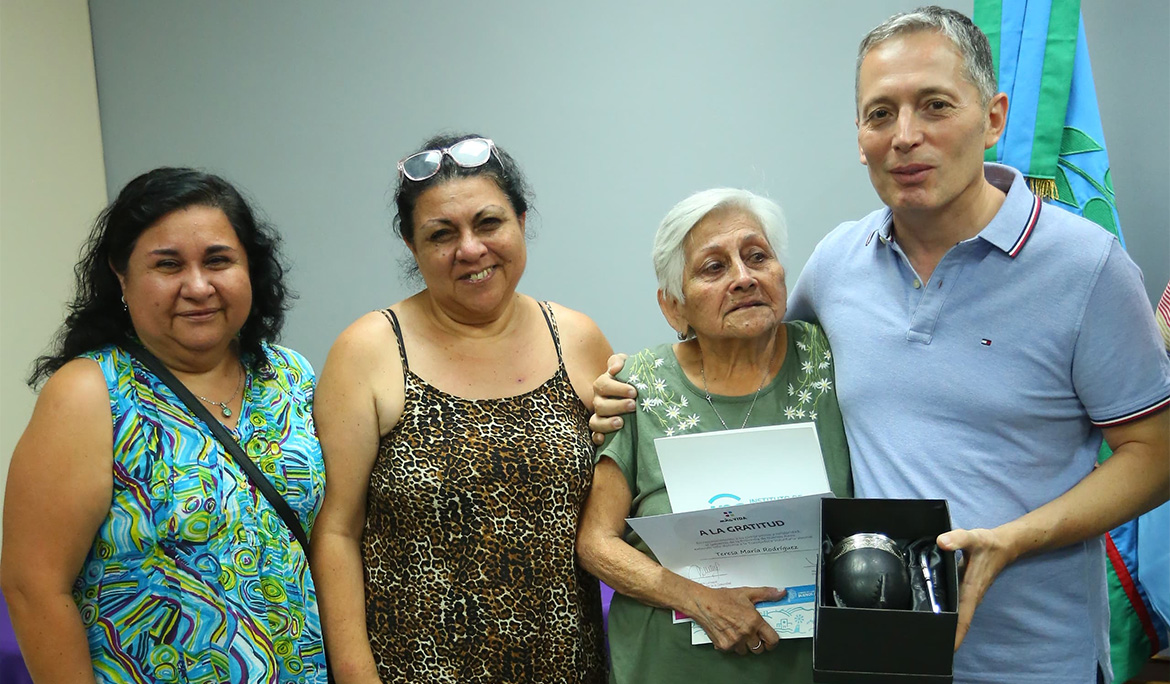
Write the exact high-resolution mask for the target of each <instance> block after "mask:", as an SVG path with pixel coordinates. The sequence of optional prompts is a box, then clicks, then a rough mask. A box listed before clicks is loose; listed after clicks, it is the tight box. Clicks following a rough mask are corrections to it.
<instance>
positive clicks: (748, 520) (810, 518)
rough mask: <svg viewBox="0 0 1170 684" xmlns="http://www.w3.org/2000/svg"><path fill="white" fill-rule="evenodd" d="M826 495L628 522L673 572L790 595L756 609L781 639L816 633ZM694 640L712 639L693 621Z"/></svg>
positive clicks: (715, 584)
mask: <svg viewBox="0 0 1170 684" xmlns="http://www.w3.org/2000/svg"><path fill="white" fill-rule="evenodd" d="M823 496H832V494H828V493H824V494H818V495H814V496H802V497H792V498H786V499H776V500H772V501H763V502H760V503H754V504H746V505H741V506H730V507H722V508H715V509H711V508H708V509H705V510H700V511H691V512H686V513H671V514H667V515H654V516H647V517H643V518H627V519H626V522H628V523H629V524H630V527H632V528H633V529H634V531H635V532H637V533H638V535H639V536H640V537H642V539H643V541H645V542H646V544H647V545H649V546H650V549H651V550H652V551H654V555H655V556H657V557H658V562H659V563H661V564H662V566H663V567H665V568H666V569H668V570H671V571H672V572H676V573H678V574H679V575H682V576H683V577H686V578H688V579H691V580H694V581H695V582H698V583H700V584H703V585H705V586H708V587H712V588H716V589H719V588H724V587H750V586H767V587H777V588H780V589H787V590H788V595H787V596H786V597H785V598H784V599H783V600H782V601H777V602H773V603H761V604H757V606H756V608H757V609H758V610H759V611H760V614H761V615H763V616H764V619H765V620H767V622H768V624H770V625H771V626H772V628H773V629H775V630H776V633H777V634H779V635H780V638H782V639H792V638H801V637H811V636H812V633H813V616H814V614H815V610H814V595H815V593H816V592H815V590H814V584H815V582H816V568H817V554H818V552H819V550H820V543H821V542H820V511H821V506H820V500H821V498H822V497H823ZM691 643H692V644H700V643H710V639H708V638H707V635H706V634H704V633H703V630H702V629H701V628H700V627H699V626H698V624H697V623H692V627H691Z"/></svg>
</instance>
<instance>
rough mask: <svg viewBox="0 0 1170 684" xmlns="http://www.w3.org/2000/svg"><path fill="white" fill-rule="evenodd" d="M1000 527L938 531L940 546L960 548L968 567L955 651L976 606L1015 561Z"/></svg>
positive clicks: (962, 587) (961, 640)
mask: <svg viewBox="0 0 1170 684" xmlns="http://www.w3.org/2000/svg"><path fill="white" fill-rule="evenodd" d="M1006 537H1007V535H1006V534H1005V533H1004V531H1003V530H1002V528H999V527H997V528H995V529H993V530H951V531H950V532H946V533H944V534H940V535H939V536H938V539H937V540H936V541H937V542H938V545H939V548H941V549H944V550H946V551H955V550H958V549H962V550H963V556H964V557H965V558H966V562H967V570H966V572H964V573H963V579H962V581H961V582H960V583H959V624H958V628H957V629H956V630H955V650H956V651H957V650H959V645H960V644H962V643H963V638H964V637H966V636H967V630H968V629H970V627H971V618H972V617H973V616H974V615H975V607H976V606H978V605H979V603H980V602H981V601H983V595H984V594H986V593H987V590H988V589H989V588H990V587H991V583H992V582H994V581H995V578H996V577H998V576H999V573H1001V572H1003V569H1004V568H1006V567H1007V566H1008V565H1011V564H1012V563H1014V562H1015V560H1016V558H1018V557H1019V553H1018V552H1016V551H1015V550H1014V549H1013V546H1012V544H1010V543H1009V542H1008V541H1007V539H1006Z"/></svg>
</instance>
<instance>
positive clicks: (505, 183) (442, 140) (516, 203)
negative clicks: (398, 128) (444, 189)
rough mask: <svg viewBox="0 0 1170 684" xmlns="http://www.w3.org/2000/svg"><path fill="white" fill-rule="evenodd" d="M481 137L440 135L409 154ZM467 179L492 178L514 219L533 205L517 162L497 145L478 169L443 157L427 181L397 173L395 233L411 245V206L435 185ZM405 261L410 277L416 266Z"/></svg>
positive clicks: (480, 136)
mask: <svg viewBox="0 0 1170 684" xmlns="http://www.w3.org/2000/svg"><path fill="white" fill-rule="evenodd" d="M483 137H485V136H482V135H480V134H478V133H440V134H439V135H436V136H434V137H432V138H431V139H429V140H427V141H426V142H424V143H423V144H422V146H421V147H419V148H418V149H417V150H415V151H414V152H412V153H411V154H418V153H419V152H425V151H426V150H438V149H443V148H447V147H451V146H452V145H454V144H455V143H457V142H459V141H460V140H467V139H469V138H483ZM407 156H410V155H407ZM404 158H405V157H404ZM470 176H487V177H488V178H491V179H492V180H493V181H495V184H496V185H497V186H498V187H499V188H500V192H503V193H504V196H505V197H507V198H508V201H509V202H510V203H511V204H512V211H514V212H515V213H516V216H517V217H519V216H520V215H521V214H526V213H528V209H529V208H530V205H531V204H532V190H531V189H530V188H529V186H528V181H526V180H525V179H524V173H523V172H522V171H520V165H519V164H517V163H516V160H515V159H513V158H512V156H511V155H509V154H508V153H507V152H505V151H504V150H503V149H501V148H500V146H499V145H496V146H495V150H494V151H493V152H492V156H491V158H490V159H488V161H487V163H485V164H483V165H481V166H476V167H474V168H470V169H466V168H463V167H462V166H460V165H458V164H456V163H455V162H453V161H451V158H450V157H447V156H444V157H443V159H442V161H441V162H440V164H439V172H438V173H436V174H435V175H433V176H431V177H430V178H427V179H426V180H421V181H412V180H410V179H409V178H407V177H406V176H404V175H402V174H401V173H400V174H398V186H397V188H395V190H394V205H395V208H396V209H397V211H398V213H397V215H396V216H395V217H394V232H395V233H396V234H397V235H398V237H400V238H402V239H403V240H405V241H406V242H408V243H410V244H414V205H415V203H417V202H418V198H419V196H420V195H422V194H423V193H424V192H426V191H427V190H429V189H430V188H433V187H435V186H436V185H442V184H443V183H446V182H447V181H449V180H452V179H454V178H467V177H470ZM406 261H407V262H409V263H405V264H404V265H405V267H406V268H407V270H408V271H409V273H410V275H417V273H418V264H415V263H414V260H413V259H410V258H409V255H408V257H407V260H406Z"/></svg>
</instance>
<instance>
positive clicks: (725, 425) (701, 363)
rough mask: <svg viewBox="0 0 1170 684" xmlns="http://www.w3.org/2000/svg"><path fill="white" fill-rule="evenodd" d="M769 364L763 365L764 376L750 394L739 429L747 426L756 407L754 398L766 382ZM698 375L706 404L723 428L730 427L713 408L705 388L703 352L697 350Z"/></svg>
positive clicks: (758, 394) (705, 373)
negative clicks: (701, 381) (701, 380)
mask: <svg viewBox="0 0 1170 684" xmlns="http://www.w3.org/2000/svg"><path fill="white" fill-rule="evenodd" d="M771 365H772V364H771V363H769V364H768V366H765V367H764V377H762V378H760V386H759V387H757V388H756V393H755V394H753V395H752V403H751V405H750V406H748V410H747V415H745V416H744V417H743V424H742V425H740V426H739V429H740V430H742V429H744V428H745V427H747V423H748V418H751V417H752V409H754V408H755V407H756V399H759V398H760V390H762V389H764V385H765V384H766V383H767V382H768V371H769V370H771ZM699 377H701V378H703V396H704V397H706V399H707V405H708V406H710V407H711V410H712V411H714V412H715V417H716V418H718V419H719V422H720V423H722V424H723V429H724V430H729V429H731V428H729V427H727V422H726V421H724V420H723V416H721V415H719V409H717V408H715V403H714V402H713V401H711V392H710V391H708V389H707V371H706V369H705V368H704V367H703V354H702V352H701V351H700V352H699Z"/></svg>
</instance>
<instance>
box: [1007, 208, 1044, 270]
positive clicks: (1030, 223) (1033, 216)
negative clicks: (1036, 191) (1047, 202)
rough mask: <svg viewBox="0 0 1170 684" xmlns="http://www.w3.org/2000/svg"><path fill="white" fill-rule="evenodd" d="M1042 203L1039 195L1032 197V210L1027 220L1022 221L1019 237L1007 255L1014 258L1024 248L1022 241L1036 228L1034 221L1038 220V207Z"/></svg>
mask: <svg viewBox="0 0 1170 684" xmlns="http://www.w3.org/2000/svg"><path fill="white" fill-rule="evenodd" d="M1043 204H1044V203H1043V202H1041V201H1040V198H1039V197H1036V196H1033V197H1032V211H1031V212H1029V214H1028V220H1027V221H1025V222H1024V229H1023V230H1022V231H1020V237H1018V238H1016V243H1015V244H1014V245H1012V248H1011V249H1009V250H1008V251H1007V253H1008V256H1010V257H1013V258H1014V257H1015V256H1016V255H1017V254H1019V253H1020V250H1021V249H1023V248H1024V243H1025V242H1027V241H1028V237H1029V236H1031V235H1032V231H1033V230H1034V229H1035V228H1036V222H1037V221H1039V220H1040V207H1041V206H1043Z"/></svg>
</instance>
